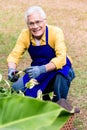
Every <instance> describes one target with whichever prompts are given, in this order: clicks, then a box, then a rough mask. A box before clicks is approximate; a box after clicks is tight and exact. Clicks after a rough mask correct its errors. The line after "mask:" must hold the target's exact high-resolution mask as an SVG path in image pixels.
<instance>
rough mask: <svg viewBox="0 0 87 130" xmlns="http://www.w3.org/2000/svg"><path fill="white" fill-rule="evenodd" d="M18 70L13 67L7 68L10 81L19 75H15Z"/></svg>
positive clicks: (14, 80) (16, 78) (13, 80)
mask: <svg viewBox="0 0 87 130" xmlns="http://www.w3.org/2000/svg"><path fill="white" fill-rule="evenodd" d="M17 73H18V71H17V70H15V69H13V68H9V70H8V80H10V81H11V82H16V81H17V80H18V78H19V75H17Z"/></svg>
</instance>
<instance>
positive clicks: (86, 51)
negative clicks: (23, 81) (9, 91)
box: [0, 0, 87, 130]
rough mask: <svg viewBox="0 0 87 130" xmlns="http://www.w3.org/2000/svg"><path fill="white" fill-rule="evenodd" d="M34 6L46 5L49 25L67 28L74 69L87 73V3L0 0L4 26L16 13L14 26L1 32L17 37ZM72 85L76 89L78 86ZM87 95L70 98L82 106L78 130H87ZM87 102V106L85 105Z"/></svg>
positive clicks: (65, 31)
mask: <svg viewBox="0 0 87 130" xmlns="http://www.w3.org/2000/svg"><path fill="white" fill-rule="evenodd" d="M31 5H40V6H42V7H43V9H44V10H45V12H46V14H47V21H48V23H49V24H54V25H57V26H59V27H61V28H62V29H63V31H64V35H65V42H66V44H67V48H68V53H69V55H70V56H71V57H72V59H73V66H74V68H75V70H76V72H77V73H78V72H79V71H80V73H82V74H85V73H87V62H86V61H87V0H34V1H30V0H24V1H23V0H3V1H2V0H0V10H1V12H3V13H2V14H3V16H1V15H2V14H1V15H0V17H1V23H6V22H7V21H8V20H9V18H10V17H11V16H9V15H11V14H13V15H14V18H15V19H14V23H13V24H8V25H7V26H6V27H5V26H4V25H3V24H1V25H0V31H1V32H2V33H4V34H6V33H13V34H14V33H15V32H17V31H19V30H21V29H22V28H24V27H25V26H26V25H25V22H24V13H25V11H26V9H27V8H28V7H29V6H31ZM6 12H7V14H6ZM11 20H12V19H11ZM20 21H21V22H20ZM2 25H3V26H2ZM3 55H4V54H2V56H3ZM27 60H28V58H27ZM30 61H31V60H30V59H29V60H28V62H26V59H23V60H22V61H21V62H20V65H19V68H24V67H26V66H27V64H29V63H30ZM21 64H22V66H21ZM0 68H1V69H4V70H5V69H7V66H6V65H3V63H1V66H0ZM77 75H78V74H77ZM86 75H87V74H85V76H86ZM85 76H81V78H83V80H84V78H85ZM86 79H87V78H86ZM85 82H86V81H85ZM85 84H86V85H85V86H83V89H84V88H87V82H86V83H85ZM72 86H74V83H73V85H72ZM79 86H80V83H79ZM80 87H81V86H80ZM85 90H87V89H85ZM86 96H87V92H85V94H84V95H79V96H75V97H74V96H72V94H71V95H70V100H71V101H72V102H73V104H74V105H77V106H80V107H81V112H80V114H79V115H76V122H75V125H76V126H77V127H78V130H87V124H86V123H87V97H86ZM76 98H77V99H76ZM84 103H85V104H86V105H83V104H84ZM84 106H85V107H84Z"/></svg>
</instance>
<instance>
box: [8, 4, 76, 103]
mask: <svg viewBox="0 0 87 130" xmlns="http://www.w3.org/2000/svg"><path fill="white" fill-rule="evenodd" d="M25 20H26V24H27V29H24V30H22V32H21V34H20V36H19V38H18V40H17V43H16V45H15V47H14V49H13V50H12V52H11V53H10V54H9V56H8V58H7V62H8V78H9V80H10V81H12V82H14V81H15V82H14V83H13V85H12V87H13V88H14V90H15V91H19V90H21V91H22V92H24V94H25V95H26V96H31V97H34V98H36V97H37V92H38V90H41V91H42V94H43V100H50V97H49V94H48V93H49V92H52V91H53V92H54V96H53V99H52V100H53V101H54V102H57V101H59V99H61V98H63V99H67V95H68V91H69V88H70V83H71V81H72V80H73V78H74V77H75V74H74V71H73V68H72V63H71V60H70V58H69V56H68V55H67V51H66V45H65V42H64V35H63V32H62V30H61V29H60V28H58V27H55V26H52V25H48V24H47V23H46V14H45V12H44V11H43V9H42V8H41V7H39V6H32V7H30V8H29V9H28V10H27V11H26V13H25ZM26 50H27V51H28V53H29V55H30V56H31V59H32V62H31V65H28V68H27V69H26V70H25V72H26V73H25V74H24V76H23V77H21V78H19V77H17V76H16V75H15V74H16V73H17V70H16V69H17V65H18V63H19V60H20V58H21V56H22V55H23V54H24V52H25V51H26ZM32 78H34V79H36V80H37V81H38V82H39V84H38V85H35V86H34V87H33V88H32V89H29V88H26V86H25V85H26V83H27V82H29V80H30V79H32Z"/></svg>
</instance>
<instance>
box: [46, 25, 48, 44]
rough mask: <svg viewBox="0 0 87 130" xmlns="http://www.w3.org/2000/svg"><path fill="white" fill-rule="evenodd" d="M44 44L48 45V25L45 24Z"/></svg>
mask: <svg viewBox="0 0 87 130" xmlns="http://www.w3.org/2000/svg"><path fill="white" fill-rule="evenodd" d="M46 45H48V27H47V26H46Z"/></svg>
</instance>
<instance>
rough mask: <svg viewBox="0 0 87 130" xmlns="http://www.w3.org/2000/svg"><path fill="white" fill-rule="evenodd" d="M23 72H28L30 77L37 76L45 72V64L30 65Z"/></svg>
mask: <svg viewBox="0 0 87 130" xmlns="http://www.w3.org/2000/svg"><path fill="white" fill-rule="evenodd" d="M24 72H25V73H28V75H29V77H30V78H37V77H38V76H39V75H40V74H42V73H46V67H45V65H42V66H31V67H29V68H27V69H25V70H24Z"/></svg>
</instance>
